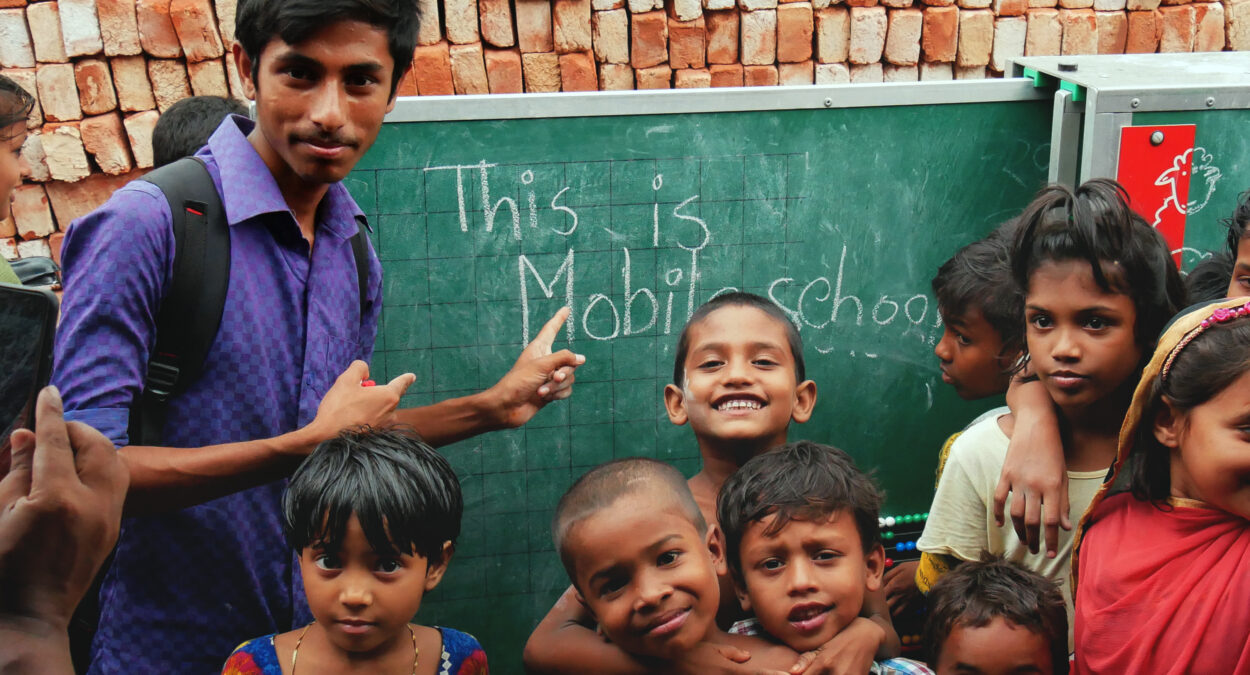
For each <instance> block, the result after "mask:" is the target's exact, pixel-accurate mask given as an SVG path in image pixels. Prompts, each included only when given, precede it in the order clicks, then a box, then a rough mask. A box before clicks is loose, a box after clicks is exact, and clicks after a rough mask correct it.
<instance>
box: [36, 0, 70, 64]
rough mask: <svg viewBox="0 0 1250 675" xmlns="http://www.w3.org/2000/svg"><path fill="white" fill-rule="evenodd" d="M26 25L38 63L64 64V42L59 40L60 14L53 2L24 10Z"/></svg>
mask: <svg viewBox="0 0 1250 675" xmlns="http://www.w3.org/2000/svg"><path fill="white" fill-rule="evenodd" d="M26 23H27V24H29V26H30V37H31V40H33V41H34V47H35V58H36V59H37V60H38V61H39V63H65V62H67V61H69V56H67V55H66V54H65V42H64V41H63V40H62V39H61V12H60V9H59V5H58V4H57V3H55V2H40V3H38V4H35V5H31V6H30V7H28V8H27V9H26Z"/></svg>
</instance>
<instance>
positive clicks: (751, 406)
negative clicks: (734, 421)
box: [720, 399, 760, 410]
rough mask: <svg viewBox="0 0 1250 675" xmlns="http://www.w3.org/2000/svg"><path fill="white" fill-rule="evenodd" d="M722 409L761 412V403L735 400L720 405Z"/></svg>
mask: <svg viewBox="0 0 1250 675" xmlns="http://www.w3.org/2000/svg"><path fill="white" fill-rule="evenodd" d="M720 409H721V410H737V409H747V410H759V409H760V404H759V401H748V400H745V399H734V400H732V401H725V402H724V403H722V404H720Z"/></svg>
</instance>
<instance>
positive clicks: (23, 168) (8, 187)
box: [0, 120, 30, 220]
mask: <svg viewBox="0 0 1250 675" xmlns="http://www.w3.org/2000/svg"><path fill="white" fill-rule="evenodd" d="M25 142H26V120H22V121H21V122H17V123H15V124H11V125H9V126H8V127H6V128H3V129H0V220H3V219H5V218H8V217H9V214H10V213H11V212H12V206H11V205H12V203H13V197H14V194H15V193H14V190H16V189H17V186H19V185H21V184H22V179H23V178H25V177H27V176H29V175H30V167H29V166H27V164H26V160H25V159H24V158H23V157H22V144H23V143H25Z"/></svg>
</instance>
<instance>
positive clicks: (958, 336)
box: [951, 330, 972, 347]
mask: <svg viewBox="0 0 1250 675" xmlns="http://www.w3.org/2000/svg"><path fill="white" fill-rule="evenodd" d="M951 332H952V333H954V334H955V341H956V342H958V343H959V344H960V346H963V347H967V346H968V345H971V344H972V340H970V339H968V336H967V335H964V334H963V333H960V332H959V331H955V330H953V331H951Z"/></svg>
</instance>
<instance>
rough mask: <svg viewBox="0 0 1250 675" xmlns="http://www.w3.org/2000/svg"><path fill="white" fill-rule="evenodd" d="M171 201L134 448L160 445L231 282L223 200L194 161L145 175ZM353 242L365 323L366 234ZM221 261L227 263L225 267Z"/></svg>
mask: <svg viewBox="0 0 1250 675" xmlns="http://www.w3.org/2000/svg"><path fill="white" fill-rule="evenodd" d="M141 180H146V181H147V182H149V183H152V184H153V185H155V186H157V187H159V188H160V189H161V192H163V193H165V199H167V200H168V201H169V211H170V213H171V214H172V215H173V226H174V273H173V280H172V282H171V283H170V286H169V289H168V292H167V293H166V294H165V299H164V300H162V301H161V307H160V310H159V311H158V313H157V315H156V344H155V345H154V346H153V348H152V353H151V355H150V356H149V358H148V368H147V376H146V378H145V379H144V383H143V393H142V395H141V396H140V398H139V399H138V400H136V401H135V403H134V405H132V406H131V408H130V425H129V432H128V433H129V435H130V443H131V444H133V445H160V444H161V435H162V431H163V430H164V428H165V414H166V412H167V409H168V407H169V399H170V397H172V396H176V395H178V394H181V393H182V392H184V391H186V390H187V388H188V387H190V386H191V384H192V383H193V382H195V381H196V380H197V379H199V377H200V373H201V371H202V370H203V368H204V359H205V358H206V357H207V356H208V350H209V347H211V346H212V344H213V340H214V339H215V338H216V337H217V328H218V327H219V326H220V324H221V312H222V309H223V308H224V307H225V305H226V290H227V286H228V285H229V282H230V229H229V226H228V225H227V223H226V212H225V209H224V208H223V207H222V205H221V195H219V194H217V188H216V186H215V185H213V179H212V177H211V176H210V175H209V173H208V169H206V168H205V166H204V162H203V161H201V160H200V159H199V158H198V157H184V158H182V159H180V160H178V161H176V162H173V163H171V164H168V165H166V166H163V167H161V168H159V169H156V170H155V171H152V172H150V173H148V174H147V175H145V176H144V177H143V178H142V179H141ZM359 224H360V231H359V232H357V233H356V235H355V236H353V237H352V239H351V242H352V253H353V254H354V256H355V258H356V275H357V279H358V281H359V286H360V308H361V315H362V316H363V315H364V313H365V310H366V308H367V307H368V306H369V290H368V289H369V286H368V278H369V244H368V240H367V239H366V237H367V236H368V235H366V234H365V230H366V228H367V227H368V225H367V223H366V222H365V221H364V219H363V218H361V219H360V223H359ZM222 261H225V262H224V263H223V262H222Z"/></svg>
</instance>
